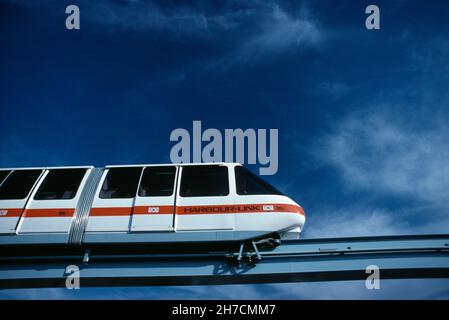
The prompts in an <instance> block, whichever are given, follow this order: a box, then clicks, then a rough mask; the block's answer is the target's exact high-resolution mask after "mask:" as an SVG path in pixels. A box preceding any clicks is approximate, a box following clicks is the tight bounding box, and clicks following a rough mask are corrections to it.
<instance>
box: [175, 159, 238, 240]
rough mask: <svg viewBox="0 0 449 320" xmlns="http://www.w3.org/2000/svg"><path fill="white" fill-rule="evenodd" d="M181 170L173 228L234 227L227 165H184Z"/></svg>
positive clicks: (205, 228) (216, 228)
mask: <svg viewBox="0 0 449 320" xmlns="http://www.w3.org/2000/svg"><path fill="white" fill-rule="evenodd" d="M180 169H181V172H180V177H181V178H180V182H179V183H178V186H179V187H178V193H177V199H176V219H175V228H176V230H179V231H190V230H191V231H194V230H233V229H234V214H233V212H232V204H233V197H230V196H229V195H230V185H231V183H230V181H231V179H230V178H231V177H230V175H229V170H228V167H227V166H226V165H185V166H182V167H181V168H180Z"/></svg>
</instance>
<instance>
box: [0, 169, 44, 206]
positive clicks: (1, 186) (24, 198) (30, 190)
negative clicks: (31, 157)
mask: <svg viewBox="0 0 449 320" xmlns="http://www.w3.org/2000/svg"><path fill="white" fill-rule="evenodd" d="M27 171H28V172H30V171H40V173H39V174H38V175H37V178H36V180H34V182H33V184H32V185H31V187H30V188H29V189H28V192H27V193H26V194H25V196H24V197H21V198H0V201H23V200H26V199H28V198H30V197H31V195H32V192H33V191H34V190H35V187H36V184H38V183H39V181H40V179H41V178H42V175H43V174H44V172H45V169H14V170H11V172H10V173H9V174H8V176H6V177H5V179H4V180H3V181H2V182H1V183H0V192H1V189H2V188H3V187H4V186H5V183H6V182H7V181H8V179H10V177H11V176H12V175H13V174H14V173H16V172H27Z"/></svg>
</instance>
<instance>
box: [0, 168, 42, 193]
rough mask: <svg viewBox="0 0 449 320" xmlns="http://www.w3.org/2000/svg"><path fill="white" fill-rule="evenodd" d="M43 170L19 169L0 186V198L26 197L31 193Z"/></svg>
mask: <svg viewBox="0 0 449 320" xmlns="http://www.w3.org/2000/svg"><path fill="white" fill-rule="evenodd" d="M41 173H42V170H17V171H14V172H13V173H11V174H10V175H9V176H8V178H7V179H6V180H5V182H3V184H2V185H1V187H0V200H17V199H24V198H26V196H27V195H28V194H29V193H30V191H31V188H32V187H33V185H34V183H35V182H36V180H37V179H38V178H39V176H40V174H41Z"/></svg>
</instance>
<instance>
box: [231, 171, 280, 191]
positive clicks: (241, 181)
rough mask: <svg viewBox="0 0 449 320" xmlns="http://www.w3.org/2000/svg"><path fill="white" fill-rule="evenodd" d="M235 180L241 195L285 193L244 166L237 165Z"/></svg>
mask: <svg viewBox="0 0 449 320" xmlns="http://www.w3.org/2000/svg"><path fill="white" fill-rule="evenodd" d="M235 181H236V187H237V194H239V195H260V194H275V195H283V193H282V192H280V191H279V190H278V189H276V188H275V187H273V186H272V185H270V184H269V183H267V182H265V181H263V180H262V179H261V178H259V177H258V176H257V175H255V174H254V173H252V172H251V171H249V170H248V169H246V168H244V167H242V166H237V167H235Z"/></svg>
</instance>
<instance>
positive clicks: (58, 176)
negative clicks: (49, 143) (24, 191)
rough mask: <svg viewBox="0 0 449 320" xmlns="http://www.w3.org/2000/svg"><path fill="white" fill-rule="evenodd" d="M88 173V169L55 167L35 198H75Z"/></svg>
mask: <svg viewBox="0 0 449 320" xmlns="http://www.w3.org/2000/svg"><path fill="white" fill-rule="evenodd" d="M85 174H86V169H54V170H50V172H49V173H48V174H47V176H46V177H45V180H44V181H43V182H42V184H41V186H40V187H39V190H38V191H37V193H36V195H35V196H34V200H68V199H73V198H74V197H75V195H76V192H77V191H78V188H79V186H80V184H81V181H82V180H83V177H84V175H85Z"/></svg>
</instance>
